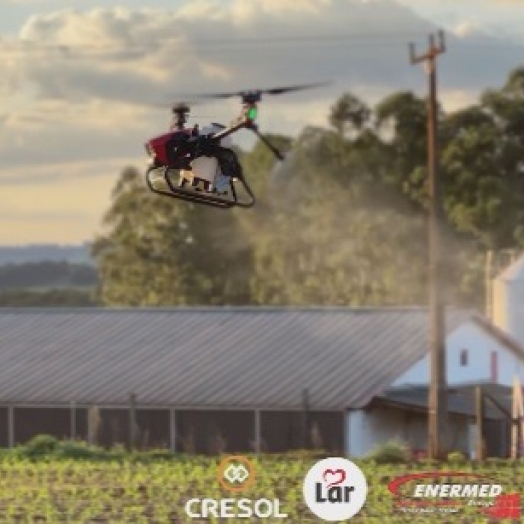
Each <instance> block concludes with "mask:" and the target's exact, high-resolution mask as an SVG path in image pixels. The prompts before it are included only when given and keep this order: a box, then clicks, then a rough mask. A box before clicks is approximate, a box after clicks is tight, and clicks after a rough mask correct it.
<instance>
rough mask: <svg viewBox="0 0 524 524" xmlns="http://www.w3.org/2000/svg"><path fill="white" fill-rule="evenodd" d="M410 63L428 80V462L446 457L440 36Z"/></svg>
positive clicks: (411, 45)
mask: <svg viewBox="0 0 524 524" xmlns="http://www.w3.org/2000/svg"><path fill="white" fill-rule="evenodd" d="M409 50H410V58H411V64H418V63H421V62H423V63H424V65H425V66H426V72H427V74H428V80H429V99H428V186H429V187H428V189H429V302H430V304H429V305H430V343H431V347H430V351H431V382H430V390H429V417H428V419H429V421H428V454H429V457H430V458H432V459H443V458H445V455H446V449H445V445H444V439H445V436H446V431H447V395H446V393H447V392H446V389H447V386H446V353H445V345H446V343H445V329H444V305H443V301H442V298H441V290H442V284H443V280H442V274H441V273H442V268H441V259H440V249H439V248H440V245H439V244H440V234H439V232H440V225H441V223H442V216H443V212H442V195H441V192H440V183H439V175H438V156H437V111H438V109H437V63H436V62H437V60H436V59H437V56H438V55H440V54H442V53H444V52H445V45H444V33H443V32H442V31H440V32H439V45H438V46H437V45H436V44H435V38H434V36H433V35H431V36H430V37H429V49H428V50H427V52H426V53H425V54H423V55H419V56H416V55H415V46H414V45H413V44H410V45H409Z"/></svg>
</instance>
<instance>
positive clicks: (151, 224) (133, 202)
mask: <svg viewBox="0 0 524 524" xmlns="http://www.w3.org/2000/svg"><path fill="white" fill-rule="evenodd" d="M104 225H105V227H106V229H107V232H106V234H105V235H102V236H100V237H99V238H97V239H96V241H95V242H94V245H93V256H94V257H95V259H96V260H97V263H98V267H99V275H100V278H101V286H100V289H99V293H100V297H101V300H102V302H103V303H104V304H107V305H126V306H139V305H148V306H160V305H196V304H235V303H245V302H246V301H248V299H249V296H248V295H247V292H246V290H247V289H248V286H247V284H246V279H247V278H249V266H250V256H249V245H248V244H247V243H246V241H245V239H244V238H243V237H242V231H241V229H240V227H239V226H238V223H237V220H236V218H235V216H234V215H233V214H231V213H228V212H227V211H224V210H220V209H214V208H208V207H204V206H197V205H195V204H191V203H187V202H183V201H181V200H175V199H171V198H168V197H163V196H159V195H156V194H153V193H151V192H150V191H149V190H148V189H147V188H146V186H145V184H144V182H143V177H142V175H141V174H140V173H139V172H138V171H137V170H135V169H133V168H127V169H125V170H124V171H123V172H122V174H121V176H120V179H119V181H118V182H117V184H116V187H115V188H114V190H113V195H112V204H111V207H110V209H109V211H108V212H107V213H106V216H105V217H104Z"/></svg>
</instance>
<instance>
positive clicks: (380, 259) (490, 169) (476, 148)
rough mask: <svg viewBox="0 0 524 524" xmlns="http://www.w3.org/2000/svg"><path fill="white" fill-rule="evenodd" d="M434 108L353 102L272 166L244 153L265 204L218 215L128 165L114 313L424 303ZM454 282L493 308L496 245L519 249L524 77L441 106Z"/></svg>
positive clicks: (401, 95) (104, 261)
mask: <svg viewBox="0 0 524 524" xmlns="http://www.w3.org/2000/svg"><path fill="white" fill-rule="evenodd" d="M426 107H427V104H426V100H425V99H422V98H420V97H417V96H416V95H415V94H414V93H411V92H398V93H393V94H391V95H390V96H387V97H385V98H384V99H383V100H381V101H380V102H379V103H378V104H377V105H375V106H374V107H371V106H369V105H368V104H366V103H365V101H363V100H360V99H359V98H357V97H355V96H354V95H352V94H351V93H347V94H345V95H344V96H342V97H341V98H340V99H339V100H337V101H335V103H334V104H333V107H332V109H331V112H330V114H329V115H326V120H327V123H329V127H308V128H306V129H304V130H303V131H302V133H301V134H300V136H299V137H298V138H297V139H296V140H292V139H290V138H289V137H281V136H280V137H276V136H273V137H271V138H272V139H273V140H274V141H276V142H277V143H278V144H279V145H280V146H281V147H284V148H285V149H287V150H288V151H290V154H289V155H288V157H287V160H286V161H285V162H284V164H283V165H281V166H279V167H278V169H276V168H275V164H274V159H273V157H272V156H271V153H270V152H268V151H267V150H266V149H265V148H264V146H263V145H262V144H260V143H259V144H257V145H256V147H255V148H254V149H253V150H252V151H251V152H249V153H245V154H242V163H243V165H244V169H245V172H246V176H247V177H248V178H249V180H250V182H251V183H252V186H253V187H254V189H255V192H256V193H257V195H258V204H257V205H256V207H255V208H253V209H252V210H248V211H246V210H238V211H237V210H234V211H231V210H230V211H223V210H215V209H210V208H206V207H203V206H195V205H192V204H188V203H184V202H181V201H178V200H172V199H169V198H164V197H160V196H158V195H154V194H152V193H150V192H148V191H147V189H146V188H145V184H144V178H143V173H142V172H141V171H137V170H136V169H133V168H127V169H125V170H124V171H123V172H122V174H121V176H120V179H119V181H118V183H117V185H116V186H115V188H114V191H113V201H112V204H111V207H110V209H109V210H108V212H107V214H106V216H105V217H104V226H105V227H106V230H107V231H108V233H107V234H106V235H105V236H101V237H99V238H97V239H96V242H95V243H94V245H93V255H94V257H95V259H96V260H97V263H98V270H99V275H100V288H99V292H100V293H99V299H100V301H101V302H102V303H103V304H107V305H154V306H156V305H186V304H189V305H193V304H210V305H220V304H254V305H257V304H270V305H271V304H273V305H287V304H292V305H312V304H314V305H413V304H421V303H427V169H426V158H427V149H426V116H427V113H426ZM439 120H440V121H439V130H440V133H439V150H440V155H439V158H440V167H441V178H442V183H443V188H442V189H443V200H444V215H445V216H444V223H443V239H442V253H443V257H442V258H443V266H444V283H443V288H444V291H445V296H446V300H447V303H448V304H455V305H467V306H473V307H482V304H483V299H484V274H483V271H484V260H485V253H486V250H488V249H494V250H498V249H517V250H522V249H523V248H524V68H523V69H518V70H516V71H514V72H512V73H511V74H510V75H509V77H508V79H507V80H506V82H505V84H504V85H503V86H502V87H501V88H500V89H498V90H489V91H486V92H484V93H482V95H481V96H480V97H479V99H478V100H477V101H476V102H475V103H474V104H472V105H471V106H469V107H466V108H464V109H462V110H460V111H456V112H451V113H446V112H445V111H444V110H443V109H442V108H441V109H440V111H439Z"/></svg>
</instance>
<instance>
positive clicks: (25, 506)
mask: <svg viewBox="0 0 524 524" xmlns="http://www.w3.org/2000/svg"><path fill="white" fill-rule="evenodd" d="M252 461H253V462H254V464H255V468H256V471H257V475H256V482H255V484H254V485H253V486H252V487H251V488H250V489H249V491H247V492H244V493H241V494H231V493H228V492H226V491H224V489H223V488H222V487H221V485H220V483H219V482H218V479H217V470H218V462H219V460H218V458H214V459H213V458H203V457H184V456H181V457H175V458H170V459H166V460H161V459H155V460H149V461H137V460H132V459H124V460H111V461H108V460H106V461H95V460H75V459H59V458H49V457H45V458H40V459H39V460H30V459H27V458H13V457H9V458H5V457H4V458H2V459H1V461H0V522H2V523H4V522H5V523H11V522H12V523H18V522H20V523H36V522H56V523H62V522H64V523H65V522H67V523H75V524H76V523H78V524H80V523H125V524H131V523H132V524H141V523H144V524H146V523H158V524H160V523H182V522H193V523H197V522H257V519H256V518H250V519H239V518H237V519H216V518H214V519H213V518H209V519H198V518H195V519H190V518H188V517H187V516H186V514H185V511H184V505H185V502H186V501H187V500H188V499H190V498H195V497H196V498H215V499H220V498H234V497H243V498H249V499H257V498H265V499H280V501H281V511H282V512H284V513H287V515H288V518H286V519H271V518H270V519H264V520H260V521H261V522H262V521H265V522H278V521H280V522H293V523H309V522H319V520H318V519H317V518H316V517H315V516H314V515H313V514H311V513H310V512H309V510H308V508H307V507H306V506H305V504H304V502H303V500H302V481H303V478H304V476H305V474H306V472H307V470H308V469H309V467H310V466H311V465H312V464H313V463H314V462H315V459H310V458H307V459H306V458H300V457H299V458H288V457H286V458H283V457H261V458H258V459H257V458H253V459H252ZM360 466H361V467H362V469H363V470H364V472H365V474H366V477H367V479H368V483H369V491H368V498H367V502H366V504H365V506H364V508H363V510H362V511H361V512H360V513H359V514H358V515H357V516H355V517H354V518H353V519H351V522H372V523H373V522H381V523H384V524H386V523H395V522H426V523H427V522H440V523H445V522H465V523H467V522H490V520H489V519H488V518H487V517H482V516H481V515H480V513H478V509H476V508H475V509H474V510H472V511H470V512H469V514H466V513H460V514H459V515H439V516H435V515H428V514H424V515H416V514H412V513H411V514H408V513H401V512H400V511H399V510H394V506H393V498H392V495H391V494H390V493H389V491H388V489H387V484H388V483H389V482H390V481H391V480H393V479H394V478H395V477H398V476H400V475H405V474H408V473H414V472H417V471H419V472H420V471H436V470H440V471H450V469H453V470H454V471H463V472H474V473H477V474H479V473H481V474H485V475H488V476H490V477H491V478H494V479H496V481H497V482H498V483H500V484H501V485H503V486H504V490H505V492H508V493H510V492H520V493H522V492H523V489H522V488H523V486H524V474H523V473H522V472H523V468H524V465H522V464H516V463H513V464H510V463H502V462H498V463H496V462H494V463H491V464H485V465H483V466H480V465H474V464H463V465H461V466H460V467H453V468H450V465H449V464H448V465H440V466H438V467H437V466H431V467H429V465H425V466H423V465H421V464H413V465H377V464H374V463H369V462H364V463H360ZM498 522H501V521H500V520H499V521H498ZM506 522H508V521H506Z"/></svg>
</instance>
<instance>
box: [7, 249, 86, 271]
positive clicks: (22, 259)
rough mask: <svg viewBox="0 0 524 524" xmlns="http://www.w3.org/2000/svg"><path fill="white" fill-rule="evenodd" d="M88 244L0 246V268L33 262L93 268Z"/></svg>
mask: <svg viewBox="0 0 524 524" xmlns="http://www.w3.org/2000/svg"><path fill="white" fill-rule="evenodd" d="M89 248H90V246H89V244H81V245H65V246H64V245H58V244H27V245H20V246H0V266H3V265H7V264H27V263H34V262H69V263H72V264H88V265H90V266H94V265H95V263H94V260H93V259H92V258H91V255H90V253H89Z"/></svg>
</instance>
